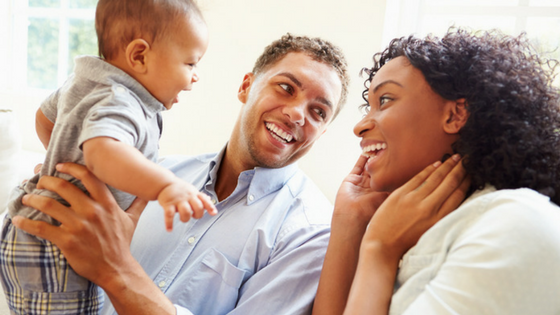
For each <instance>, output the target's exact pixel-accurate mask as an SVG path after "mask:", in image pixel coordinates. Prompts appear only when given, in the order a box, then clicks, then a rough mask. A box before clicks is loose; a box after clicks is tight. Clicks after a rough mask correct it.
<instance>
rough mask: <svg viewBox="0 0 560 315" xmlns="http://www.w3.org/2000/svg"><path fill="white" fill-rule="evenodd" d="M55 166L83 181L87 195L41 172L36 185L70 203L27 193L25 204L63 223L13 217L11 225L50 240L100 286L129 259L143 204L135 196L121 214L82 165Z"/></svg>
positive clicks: (71, 262) (75, 265) (88, 277)
mask: <svg viewBox="0 0 560 315" xmlns="http://www.w3.org/2000/svg"><path fill="white" fill-rule="evenodd" d="M57 170H58V171H60V172H63V173H68V174H70V175H72V176H74V177H75V178H77V179H79V180H81V181H82V183H83V184H84V186H85V187H86V189H87V190H88V191H89V193H90V196H91V198H90V197H88V196H87V195H86V194H85V193H84V192H82V191H81V190H80V189H78V188H77V187H76V186H74V185H72V184H70V183H69V182H67V181H65V180H62V179H60V178H57V177H50V176H44V177H41V179H40V180H39V183H38V185H37V187H38V188H39V189H48V190H51V191H54V192H56V193H57V194H59V195H60V196H61V197H62V198H63V199H65V200H66V201H68V203H69V204H70V206H69V207H65V206H64V205H62V204H60V203H58V202H56V201H55V200H53V199H50V198H47V197H44V196H39V195H34V194H31V195H26V196H25V197H24V198H23V202H24V204H25V205H27V206H30V207H33V208H36V209H38V210H40V211H42V212H44V213H46V214H48V215H49V216H51V217H53V218H54V219H56V220H57V221H59V222H60V223H61V225H60V226H53V225H50V224H47V223H45V222H40V221H33V220H29V219H26V218H23V217H18V216H16V217H14V218H13V223H14V225H15V226H16V227H18V228H20V229H22V230H24V231H26V232H28V233H30V234H33V235H36V236H39V237H41V238H44V239H47V240H49V241H51V242H53V243H54V244H55V245H56V246H58V247H59V248H60V250H61V251H62V253H63V254H64V256H65V257H66V259H67V260H68V262H69V264H70V265H71V266H72V268H74V270H75V271H76V272H77V273H78V274H80V275H82V276H83V277H85V278H87V279H89V280H91V281H92V282H95V283H97V284H99V285H100V286H102V287H103V286H104V285H105V284H108V283H110V282H111V277H112V276H113V275H114V274H115V273H118V270H117V269H118V266H122V264H123V262H125V261H129V262H130V261H131V259H133V258H132V255H130V242H131V240H132V235H133V233H134V229H135V228H136V223H137V222H138V219H139V217H140V214H141V213H142V211H143V210H144V207H145V205H146V202H145V201H142V200H139V199H137V200H136V201H135V202H134V203H133V204H132V205H131V207H130V208H129V209H128V211H127V212H124V211H123V210H121V209H120V208H119V206H118V205H117V203H116V201H115V199H114V198H113V196H112V194H111V193H110V192H109V190H108V189H107V186H106V185H105V184H104V183H102V182H101V181H99V180H98V179H97V178H96V177H95V176H94V175H93V174H92V173H90V172H89V171H88V170H87V168H86V167H85V166H82V165H78V164H73V163H65V164H59V165H58V166H57Z"/></svg>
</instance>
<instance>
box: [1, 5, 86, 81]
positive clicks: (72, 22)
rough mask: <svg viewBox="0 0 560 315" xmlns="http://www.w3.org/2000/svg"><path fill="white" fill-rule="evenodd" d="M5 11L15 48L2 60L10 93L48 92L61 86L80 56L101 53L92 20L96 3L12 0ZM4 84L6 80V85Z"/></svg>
mask: <svg viewBox="0 0 560 315" xmlns="http://www.w3.org/2000/svg"><path fill="white" fill-rule="evenodd" d="M4 2H7V3H4V4H3V6H7V8H6V10H5V11H3V12H9V13H7V15H9V16H5V18H6V19H5V21H7V22H4V24H8V25H2V26H5V27H6V29H7V34H3V36H4V37H5V38H6V41H7V42H8V43H9V44H10V43H11V45H8V47H12V49H11V50H8V51H4V52H3V54H5V56H0V57H4V58H3V59H2V60H12V61H13V62H12V63H10V64H9V65H4V67H5V68H6V69H3V70H5V71H2V73H4V74H5V75H4V76H5V77H4V78H2V79H0V83H4V84H3V85H2V86H3V87H5V88H6V87H7V88H8V89H17V90H28V89H48V90H52V89H55V88H56V87H58V86H60V85H62V83H63V82H64V81H65V80H66V78H67V77H68V75H69V74H70V73H72V71H73V68H74V62H73V59H74V57H76V56H77V55H82V54H90V55H95V54H97V38H96V35H95V27H94V17H95V6H96V5H97V0H27V1H25V0H24V1H22V0H9V1H4ZM2 81H3V82H2Z"/></svg>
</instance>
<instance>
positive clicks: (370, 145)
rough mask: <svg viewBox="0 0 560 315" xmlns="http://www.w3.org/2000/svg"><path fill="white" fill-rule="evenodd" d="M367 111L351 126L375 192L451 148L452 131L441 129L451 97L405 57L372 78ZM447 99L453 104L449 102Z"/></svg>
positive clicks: (390, 188) (392, 187)
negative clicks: (439, 91)
mask: <svg viewBox="0 0 560 315" xmlns="http://www.w3.org/2000/svg"><path fill="white" fill-rule="evenodd" d="M367 99H368V106H369V113H367V114H366V115H365V116H364V118H363V119H362V120H361V121H360V122H359V123H358V124H357V125H356V126H355V127H354V133H355V134H356V135H357V136H358V137H360V138H362V140H361V143H360V145H361V147H362V150H363V153H364V154H365V155H367V156H369V157H370V158H369V160H368V161H367V163H366V166H365V171H366V172H368V173H369V175H370V177H371V186H372V188H373V189H374V190H376V191H385V192H392V191H394V190H395V189H397V188H398V187H400V186H401V185H403V184H404V183H405V182H407V181H408V180H409V179H410V178H412V177H413V176H414V175H416V174H418V173H419V172H420V171H421V170H422V169H424V168H425V167H426V166H428V165H430V164H432V163H434V162H436V161H438V160H441V158H442V157H443V155H444V154H446V153H452V150H451V144H452V143H453V142H455V141H456V140H457V137H458V136H457V135H456V134H449V133H447V132H446V131H445V130H444V127H443V126H444V124H445V122H446V121H447V120H448V119H449V117H448V115H447V114H446V108H449V106H446V105H451V104H454V103H455V102H453V101H449V100H445V99H444V98H442V97H441V96H440V95H438V94H437V93H435V92H434V91H433V90H432V89H431V87H430V86H429V85H428V83H427V82H426V79H425V78H424V75H423V74H422V72H421V71H420V70H418V69H416V68H414V67H413V66H412V65H410V63H409V61H408V59H406V57H398V58H395V59H393V60H391V61H389V62H388V63H386V64H385V65H384V66H383V67H382V68H381V69H380V70H379V71H378V72H377V74H376V75H375V76H374V77H373V79H372V81H371V85H370V88H369V91H368V95H367ZM449 102H451V103H449Z"/></svg>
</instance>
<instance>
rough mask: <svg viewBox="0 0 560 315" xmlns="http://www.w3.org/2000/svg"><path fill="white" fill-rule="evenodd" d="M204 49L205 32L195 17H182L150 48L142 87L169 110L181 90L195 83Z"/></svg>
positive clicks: (204, 27)
mask: <svg viewBox="0 0 560 315" xmlns="http://www.w3.org/2000/svg"><path fill="white" fill-rule="evenodd" d="M207 47H208V29H207V26H206V23H204V21H202V20H201V19H199V18H196V17H194V18H192V17H191V18H185V20H184V21H183V22H182V23H177V27H176V29H175V30H174V34H168V35H167V36H164V37H163V38H161V39H159V40H158V41H156V42H155V43H154V44H153V45H152V47H151V52H150V53H151V56H150V57H149V58H148V59H147V60H148V61H147V62H149V65H148V72H147V73H146V74H147V75H146V77H145V78H144V80H143V82H142V84H143V85H144V87H146V89H148V91H150V93H151V94H152V95H153V96H154V97H155V98H157V99H158V100H159V101H160V102H162V103H163V105H164V106H165V107H166V108H167V109H170V108H171V107H172V106H173V104H175V103H177V102H178V101H179V100H178V94H179V93H180V92H181V91H190V90H191V89H192V86H193V83H194V82H197V81H198V73H197V69H196V64H197V63H198V62H199V61H200V59H201V58H202V56H203V55H204V53H205V52H206V48H207Z"/></svg>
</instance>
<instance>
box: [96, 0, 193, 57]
mask: <svg viewBox="0 0 560 315" xmlns="http://www.w3.org/2000/svg"><path fill="white" fill-rule="evenodd" d="M185 15H188V16H189V17H192V18H198V19H200V20H202V14H201V12H200V10H199V8H198V6H197V5H196V3H195V2H194V1H193V0H99V2H98V3H97V10H96V12H95V30H96V32H97V42H98V48H99V56H100V57H102V58H104V59H105V60H111V59H112V58H114V57H115V56H116V55H117V53H118V51H119V50H120V49H123V50H124V49H125V47H126V45H128V43H130V42H131V41H133V40H134V39H136V38H143V39H144V40H147V41H148V42H149V43H150V44H153V43H154V42H155V41H157V40H159V39H161V38H163V37H165V36H168V35H172V34H173V32H172V31H171V30H172V28H173V26H175V25H177V23H178V21H179V20H178V18H182V17H184V16H185Z"/></svg>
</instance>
